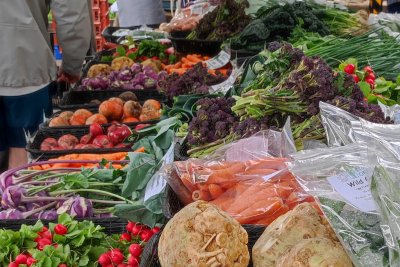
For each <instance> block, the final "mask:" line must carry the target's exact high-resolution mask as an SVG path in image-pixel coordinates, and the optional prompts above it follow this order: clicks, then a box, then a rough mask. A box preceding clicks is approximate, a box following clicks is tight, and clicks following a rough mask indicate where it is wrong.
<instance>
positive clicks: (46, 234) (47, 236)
mask: <svg viewBox="0 0 400 267" xmlns="http://www.w3.org/2000/svg"><path fill="white" fill-rule="evenodd" d="M38 235H39V237H38V238H37V239H43V238H45V239H49V240H52V239H53V236H52V234H51V232H50V230H49V229H47V227H43V228H42V231H40V232H39V233H38ZM35 242H36V241H35Z"/></svg>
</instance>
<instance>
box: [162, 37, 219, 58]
mask: <svg viewBox="0 0 400 267" xmlns="http://www.w3.org/2000/svg"><path fill="white" fill-rule="evenodd" d="M169 39H170V40H171V42H172V45H173V47H174V48H175V51H176V52H178V53H184V54H202V55H209V56H215V55H217V54H218V53H219V52H220V51H221V45H222V41H205V40H188V39H185V38H175V37H172V36H170V37H169Z"/></svg>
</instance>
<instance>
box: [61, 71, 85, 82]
mask: <svg viewBox="0 0 400 267" xmlns="http://www.w3.org/2000/svg"><path fill="white" fill-rule="evenodd" d="M80 78H81V77H80V76H79V75H72V74H69V73H66V72H65V71H63V70H61V71H60V73H59V75H58V79H57V81H58V82H66V83H69V84H75V83H77V82H78V81H79V79H80Z"/></svg>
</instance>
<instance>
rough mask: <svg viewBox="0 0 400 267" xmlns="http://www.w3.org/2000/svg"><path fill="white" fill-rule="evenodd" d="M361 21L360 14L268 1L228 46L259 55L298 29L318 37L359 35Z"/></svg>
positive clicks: (302, 3) (363, 25)
mask: <svg viewBox="0 0 400 267" xmlns="http://www.w3.org/2000/svg"><path fill="white" fill-rule="evenodd" d="M364 17H365V16H364V15H363V14H362V13H361V12H360V13H356V14H352V13H349V12H347V11H342V10H339V9H336V8H329V7H324V6H319V5H318V4H315V3H312V2H311V1H293V2H292V3H288V1H269V2H268V3H267V4H265V5H264V6H263V7H261V8H260V9H259V10H258V11H257V13H256V14H255V19H254V20H253V21H251V22H250V23H249V25H247V27H246V28H244V30H243V31H241V32H240V33H239V34H238V35H237V36H235V37H234V38H232V40H231V46H232V48H234V49H237V50H247V51H256V52H257V51H261V50H262V49H263V48H264V47H265V45H267V44H268V43H269V42H272V41H287V40H289V39H291V38H292V34H293V33H295V32H296V30H297V29H298V28H301V29H302V30H303V31H305V32H312V33H317V34H320V35H321V36H325V35H328V34H334V35H338V36H347V35H350V36H351V35H356V34H361V33H363V32H364V31H365V30H366V29H367V28H368V26H367V21H366V19H365V18H364ZM366 17H367V16H366Z"/></svg>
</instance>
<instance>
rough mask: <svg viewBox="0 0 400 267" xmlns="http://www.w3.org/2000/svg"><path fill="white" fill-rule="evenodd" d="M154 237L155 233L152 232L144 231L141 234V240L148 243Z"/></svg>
mask: <svg viewBox="0 0 400 267" xmlns="http://www.w3.org/2000/svg"><path fill="white" fill-rule="evenodd" d="M153 235H154V233H153V231H151V230H144V231H143V232H142V233H141V234H140V238H141V239H142V240H143V241H145V242H147V241H149V240H150V238H151V237H152V236H153Z"/></svg>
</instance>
